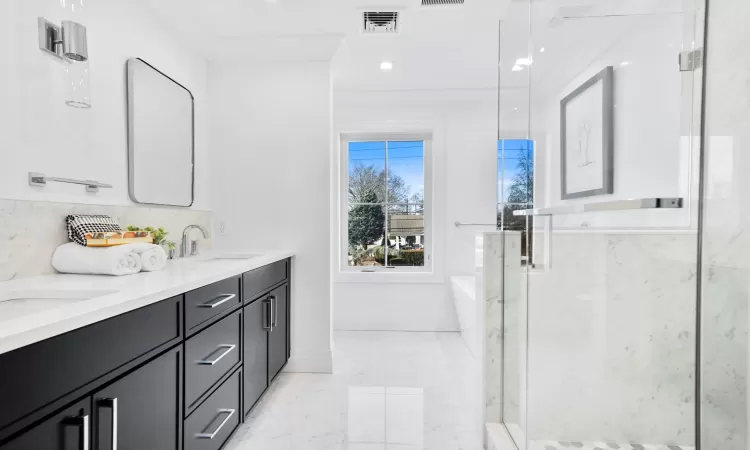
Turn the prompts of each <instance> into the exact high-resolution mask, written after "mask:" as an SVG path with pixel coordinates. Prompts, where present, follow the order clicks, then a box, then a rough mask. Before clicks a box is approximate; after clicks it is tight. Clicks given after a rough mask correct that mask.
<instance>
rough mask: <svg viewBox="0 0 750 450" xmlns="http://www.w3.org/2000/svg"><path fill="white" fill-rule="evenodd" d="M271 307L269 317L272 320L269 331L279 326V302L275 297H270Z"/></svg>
mask: <svg viewBox="0 0 750 450" xmlns="http://www.w3.org/2000/svg"><path fill="white" fill-rule="evenodd" d="M271 305H272V306H271V312H272V314H271V317H272V318H273V322H272V324H271V329H272V330H273V329H274V328H276V326H277V325H278V324H279V311H278V310H279V302H278V299H277V298H276V296H275V295H272V296H271Z"/></svg>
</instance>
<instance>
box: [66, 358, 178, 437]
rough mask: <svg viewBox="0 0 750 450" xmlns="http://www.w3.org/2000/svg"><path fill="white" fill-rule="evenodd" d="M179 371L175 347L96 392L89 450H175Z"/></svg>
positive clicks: (92, 399)
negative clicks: (91, 441)
mask: <svg viewBox="0 0 750 450" xmlns="http://www.w3.org/2000/svg"><path fill="white" fill-rule="evenodd" d="M181 371H182V349H181V348H180V347H178V348H176V349H172V350H169V351H168V352H166V353H165V354H163V355H161V356H159V357H158V358H156V359H154V360H153V361H150V362H148V363H146V364H145V365H144V366H142V367H140V368H138V369H136V370H134V371H133V372H131V373H129V374H128V375H125V376H124V377H122V378H120V379H119V380H117V381H115V382H114V383H112V384H110V385H109V386H106V387H104V388H102V389H100V390H99V391H97V392H96V393H95V394H94V395H93V396H92V398H91V401H92V403H91V405H92V416H93V420H92V426H93V428H92V440H93V445H92V446H91V448H92V449H95V450H127V449H143V450H179V447H178V444H179V442H180V440H179V436H180V434H179V430H180V425H181V420H180V412H181V399H182V396H181V393H182V392H181V387H182V383H180V380H181V376H180V372H181ZM74 448H78V447H74Z"/></svg>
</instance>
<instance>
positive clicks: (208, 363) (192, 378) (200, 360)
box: [185, 310, 242, 411]
mask: <svg viewBox="0 0 750 450" xmlns="http://www.w3.org/2000/svg"><path fill="white" fill-rule="evenodd" d="M241 327H242V310H240V311H237V312H236V313H234V314H232V315H231V316H229V317H226V318H224V319H222V320H221V321H219V322H218V323H215V324H213V325H211V326H210V327H208V328H207V329H205V330H203V331H201V332H200V333H198V334H196V335H195V336H193V337H192V338H190V339H189V340H188V341H187V342H186V343H185V405H187V410H188V411H189V410H190V409H192V408H193V407H194V406H195V405H194V404H195V403H196V402H197V401H198V399H199V398H200V397H201V396H202V395H203V394H204V393H205V392H206V391H207V390H208V389H210V388H211V387H212V386H213V385H214V384H216V382H217V381H219V379H221V377H223V376H224V375H225V374H226V373H227V372H229V371H230V370H231V369H232V368H233V367H235V366H236V365H237V364H238V363H239V362H240V329H241Z"/></svg>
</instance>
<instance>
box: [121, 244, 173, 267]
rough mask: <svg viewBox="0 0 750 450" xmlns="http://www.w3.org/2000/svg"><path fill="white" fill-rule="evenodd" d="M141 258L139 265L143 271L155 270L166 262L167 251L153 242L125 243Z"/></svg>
mask: <svg viewBox="0 0 750 450" xmlns="http://www.w3.org/2000/svg"><path fill="white" fill-rule="evenodd" d="M127 246H128V247H130V248H131V249H132V250H133V251H134V252H136V253H138V256H140V258H141V266H142V269H141V270H143V271H144V272H156V271H157V270H161V269H163V268H164V266H165V265H166V264H167V253H166V252H165V251H164V249H163V248H161V247H160V246H158V245H154V244H127Z"/></svg>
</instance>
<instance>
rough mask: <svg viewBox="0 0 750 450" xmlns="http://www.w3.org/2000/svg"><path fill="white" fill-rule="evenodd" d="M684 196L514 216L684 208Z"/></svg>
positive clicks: (532, 211)
mask: <svg viewBox="0 0 750 450" xmlns="http://www.w3.org/2000/svg"><path fill="white" fill-rule="evenodd" d="M682 203H683V201H682V198H660V197H656V198H633V199H627V200H612V201H609V202H598V203H584V204H579V205H566V206H553V207H551V208H534V209H522V210H518V211H513V215H514V216H555V215H559V214H579V213H587V212H604V211H631V210H637V209H676V208H682Z"/></svg>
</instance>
